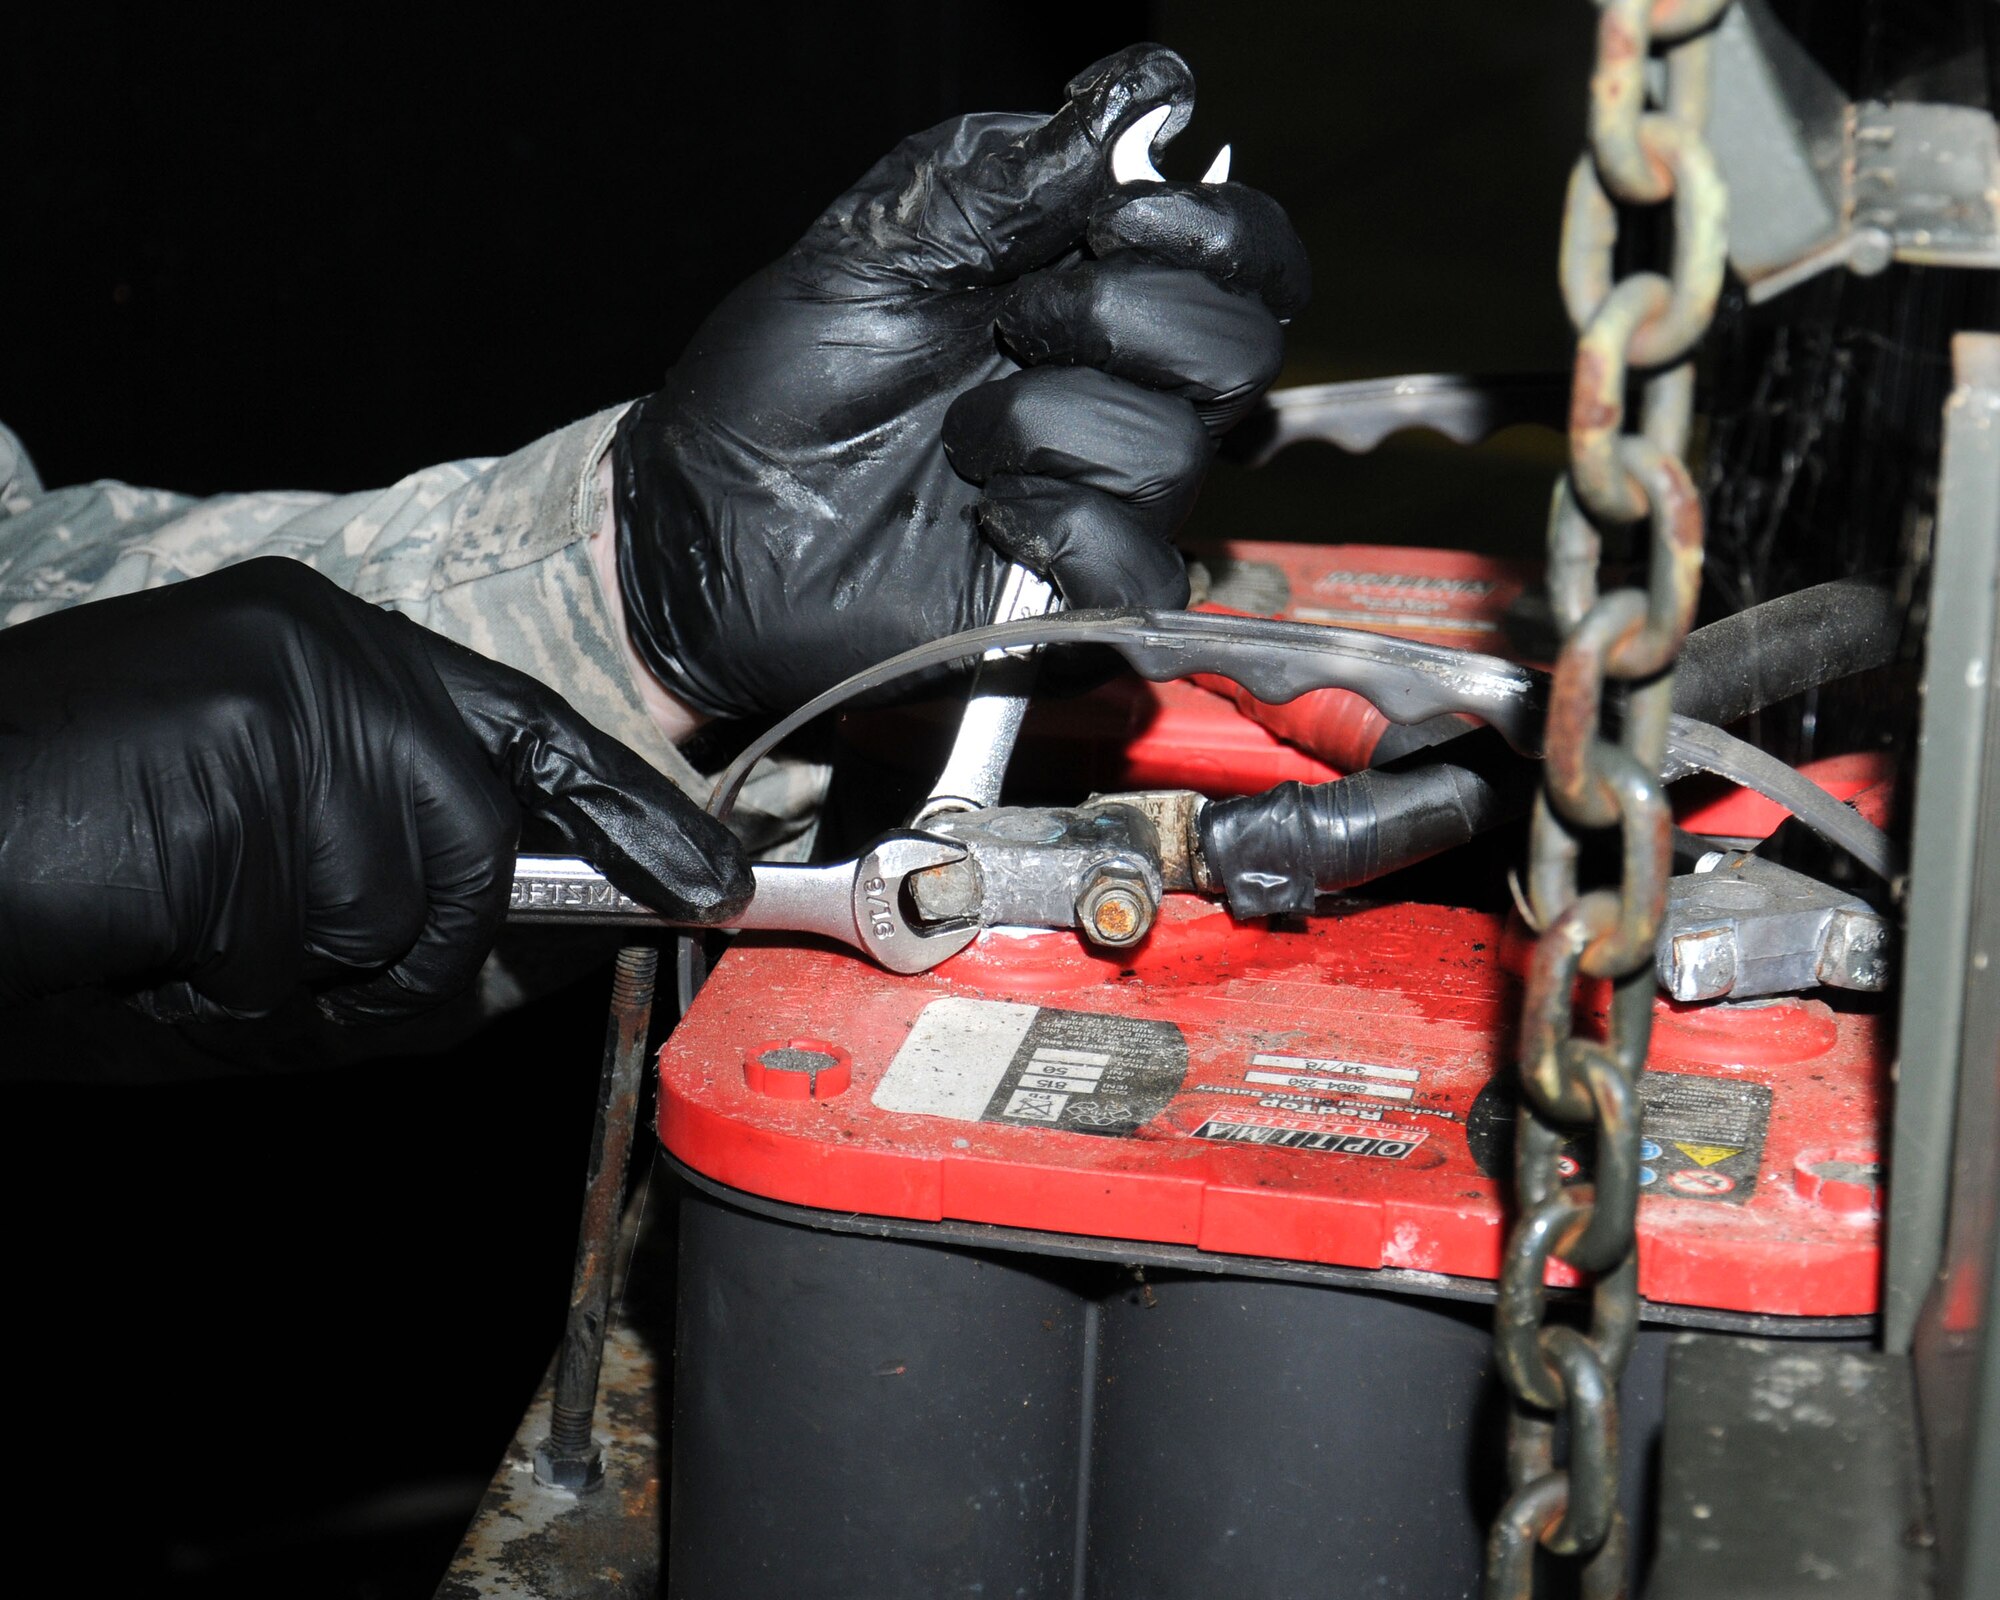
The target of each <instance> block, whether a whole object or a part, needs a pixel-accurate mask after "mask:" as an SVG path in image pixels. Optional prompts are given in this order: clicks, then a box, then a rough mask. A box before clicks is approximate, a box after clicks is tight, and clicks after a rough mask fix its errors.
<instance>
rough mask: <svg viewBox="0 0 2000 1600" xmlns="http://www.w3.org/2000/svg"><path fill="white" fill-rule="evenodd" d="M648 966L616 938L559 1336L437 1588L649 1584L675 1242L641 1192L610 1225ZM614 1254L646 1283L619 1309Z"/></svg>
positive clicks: (627, 1133)
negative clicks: (654, 1225)
mask: <svg viewBox="0 0 2000 1600" xmlns="http://www.w3.org/2000/svg"><path fill="white" fill-rule="evenodd" d="M658 971H659V951H657V950H654V949H649V948H646V947H643V946H637V945H635V946H631V947H629V948H627V949H624V950H621V951H620V952H619V953H618V961H617V965H616V967H615V968H614V970H613V973H612V979H611V1011H610V1016H609V1017H608V1019H607V1020H606V1023H605V1037H604V1068H603V1075H602V1079H601V1083H600V1088H599V1098H598V1107H597V1122H596V1126H595V1127H594V1128H593V1129H592V1131H591V1144H590V1163H589V1168H588V1171H587V1175H586V1178H585V1184H584V1201H583V1217H582V1221H581V1222H580V1223H579V1224H578V1228H577V1249H576V1268H575V1272H574V1275H573V1277H572V1280H571V1288H570V1308H569V1317H568V1320H567V1322H566V1324H565V1326H564V1330H563V1341H562V1345H561V1347H560V1348H559V1349H558V1350H557V1352H556V1357H555V1360H554V1362H553V1363H552V1364H551V1367H550V1371H549V1376H548V1378H547V1379H546V1380H545V1381H544V1382H543V1384H542V1387H541V1390H540V1392H539V1393H538V1394H537V1395H536V1396H535V1400H534V1403H533V1404H532V1405H531V1406H529V1408H528V1412H527V1415H526V1416H525V1417H523V1418H522V1420H521V1426H520V1428H519V1429H518V1430H517V1431H516V1433H515V1435H514V1439H513V1442H512V1443H511V1444H509V1445H508V1447H507V1453H506V1455H505V1456H504V1457H503V1458H502V1459H501V1462H500V1466H499V1469H498V1470H497V1471H496V1472H495V1473H494V1475H493V1481H492V1482H491V1483H490V1484H489V1485H488V1486H487V1490H486V1495H485V1498H484V1499H483V1500H481V1502H480V1506H479V1511H478V1514H477V1515H476V1516H475V1517H474V1518H473V1521H472V1526H471V1527H470V1528H469V1529H468V1530H467V1532H466V1536H465V1541H464V1543H463V1544H462V1545H461V1546H460V1547H459V1552H458V1555H457V1556H456V1558H454V1560H453V1561H452V1564H451V1569H450V1571H449V1572H447V1573H446V1575H445V1579H444V1582H443V1583H442V1584H441V1585H439V1588H438V1591H437V1592H438V1594H439V1596H440V1597H441V1600H465V1597H469V1596H473V1595H492V1596H507V1597H512V1600H560V1597H566V1596H572V1595H611V1596H617V1595H626V1594H630V1595H650V1594H653V1593H654V1592H655V1591H656V1590H657V1589H658V1587H659V1579H660V1572H661V1564H660V1549H661V1535H660V1528H661V1516H660V1481H661V1474H660V1443H659V1427H658V1423H657V1421H656V1420H655V1419H656V1411H657V1407H656V1402H655V1396H656V1395H657V1393H658V1392H659V1391H658V1385H657V1384H656V1382H655V1375H656V1371H657V1368H658V1362H659V1359H661V1358H659V1357H656V1354H655V1352H656V1351H658V1352H666V1351H670V1350H671V1349H672V1338H673V1312H672V1299H671V1294H672V1290H671V1285H672V1272H671V1266H670V1261H671V1255H670V1252H668V1251H666V1250H664V1249H663V1247H662V1246H661V1245H660V1244H659V1242H658V1241H657V1240H656V1238H655V1237H654V1235H653V1233H651V1232H650V1231H648V1230H646V1229H645V1228H644V1226H643V1224H644V1220H645V1211H644V1206H643V1204H642V1205H641V1206H640V1207H639V1208H638V1209H637V1211H636V1212H634V1213H632V1214H630V1216H629V1221H628V1224H627V1225H626V1226H621V1225H620V1219H621V1217H624V1216H627V1213H626V1212H625V1207H624V1199H625V1174H626V1168H627V1166H628V1165H629V1162H630V1158H631V1153H632V1135H633V1129H634V1127H635V1126H636V1124H637V1122H638V1112H639V1090H640V1083H641V1079H642V1077H643V1069H644V1065H645V1054H646V1034H647V1029H648V1027H649V1025H650V1023H651V1020H652V1010H653V987H654V980H655V978H656V976H657V974H658ZM649 1146H650V1141H649ZM662 1254H666V1255H667V1256H668V1260H667V1261H665V1262H663V1261H660V1260H658V1259H657V1258H658V1257H659V1256H661V1255H662ZM621 1260H624V1261H626V1262H628V1263H630V1265H629V1266H628V1268H627V1270H626V1273H625V1281H626V1283H627V1284H628V1285H629V1284H630V1283H631V1282H632V1281H633V1277H634V1274H635V1273H636V1274H638V1276H639V1279H640V1281H641V1282H642V1283H643V1284H644V1285H645V1286H646V1287H647V1289H648V1290H649V1291H650V1293H649V1294H646V1295H641V1296H639V1297H636V1298H633V1299H631V1300H630V1301H629V1304H628V1302H626V1301H624V1300H621V1301H620V1302H619V1307H620V1311H622V1312H629V1315H621V1314H619V1313H618V1312H614V1310H613V1301H612V1291H613V1287H614V1285H613V1278H614V1276H615V1275H616V1273H617V1268H618V1263H619V1262H620V1261H621Z"/></svg>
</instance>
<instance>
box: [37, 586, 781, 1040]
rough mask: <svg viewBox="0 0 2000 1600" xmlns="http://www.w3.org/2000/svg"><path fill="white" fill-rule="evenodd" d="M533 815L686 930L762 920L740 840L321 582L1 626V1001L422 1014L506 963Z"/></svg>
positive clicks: (552, 701)
mask: <svg viewBox="0 0 2000 1600" xmlns="http://www.w3.org/2000/svg"><path fill="white" fill-rule="evenodd" d="M524 811H525V812H528V813H532V814H533V815H534V816H536V817H538V818H541V819H544V820H545V821H547V822H548V823H549V824H551V825H552V826H553V828H554V830H555V831H556V832H557V833H558V834H559V835H560V836H561V838H562V839H563V841H564V843H565V844H566V845H567V846H568V848H570V849H571V850H574V851H575V852H577V853H578V854H581V855H585V856H588V857H590V858H591V860H593V861H594V862H595V863H596V864H597V866H598V867H599V868H600V869H601V870H602V871H603V872H604V873H605V874H606V875H607V876H608V877H610V879H611V880H612V881H613V882H614V883H616V884H617V885H618V886H619V887H620V888H621V889H623V890H624V891H625V892H626V893H627V894H631V895H635V896H637V897H638V898H639V899H641V900H644V901H646V902H648V903H649V904H651V905H652V906H654V907H655V908H656V909H658V910H660V911H662V912H664V913H667V914H668V915H670V916H671V917H673V918H675V919H676V920H686V921H690V922H717V921H722V920H725V919H726V918H727V917H728V915H729V914H730V913H732V912H734V911H736V910H738V909H739V908H740V907H741V906H742V905H743V904H744V902H745V901H747V900H748V899H749V896H750V889H751V883H750V874H749V870H748V868H747V866H746V865H745V863H744V860H743V857H742V854H741V852H740V850H739V848H738V846H737V845H736V842H735V841H734V839H733V838H732V837H731V836H730V834H729V833H728V831H727V830H726V829H724V828H723V827H722V826H721V825H720V824H719V823H717V822H715V821H713V820H712V819H711V818H709V817H708V816H706V815H705V814H704V813H702V812H701V811H699V810H698V809H696V807H695V806H694V805H693V803H692V802H690V801H689V800H688V799H687V798H686V797H685V796H684V795H682V794H681V793H680V791H679V790H677V789H676V788H674V786H673V785H672V784H670V783H669V782H668V781H667V780H666V779H665V778H664V777H662V776H661V775H660V774H659V773H658V772H656V771H655V770H654V769H653V768H652V767H650V766H649V765H647V764H646V763H645V762H644V761H642V760H641V759H640V758H639V757H638V756H636V755H634V754H633V753H632V752H631V751H630V750H628V749H626V748H625V746H623V745H622V744H619V743H618V742H617V741H616V740H614V739H611V738H609V737H608V736H606V735H605V734H602V733H600V732H598V730H597V729H595V728H593V727H591V726H590V725H589V724H588V723H586V722H584V721H583V719H582V718H580V717H579V716H577V714H576V713H575V712H574V711H573V710H571V709H570V707H569V705H568V704H567V703H566V702H565V701H563V700H562V699H561V698H560V697H559V696H558V695H556V694H555V693H553V692H552V691H551V690H549V689H546V688H544V687H543V686H542V685H541V684H539V683H537V682H535V681H534V680H533V679H532V678H529V677H526V676H525V675H523V674H522V673H519V672H516V671H515V670H514V669H513V668H511V667H505V666H501V665H499V664H498V663H495V662H492V661H488V660H485V659H484V658H482V657H480V656H478V655H475V654H474V653H473V652H471V651H469V650H467V649H465V648H463V647H462V646H460V645H457V644H454V643H452V642H451V641H450V640H448V639H443V638H440V637H438V636H437V635H436V634H433V633H430V632H428V631H427V630H425V629H423V628H420V627H418V626H417V625H416V624H415V623H413V622H411V621H409V620H408V619H407V618H405V617H399V616H395V615H393V614H391V613H389V612H386V611H381V610H378V609H377V608H376V607H374V606H371V605H369V604H367V603H365V602H364V601H361V600H357V599H355V598H354V597H353V596H352V595H349V594H347V593H345V592H343V591H342V590H340V589H338V588H336V587H335V586H334V585H333V584H331V583H329V582H328V581H327V580H326V579H324V578H322V577H320V576H318V575H317V574H316V573H314V572H313V571H312V570H311V569H310V568H307V567H304V566H301V565H299V564H298V563H297V562H292V561H282V560H277V559H265V560H259V561H249V562H245V563H244V564H242V565H241V566H236V567H231V568H227V569H225V570H224V571H221V572H218V573H215V574H213V575H211V576H209V577H204V578H193V579H189V580H188V581H186V582H184V583H179V584H175V585H173V586H171V587H168V588H164V589H155V590H149V591H147V592H145V593H142V594H134V595H127V596H124V597H121V598H118V599H114V600H103V601H99V602H97V603H96V604H94V605H88V606H81V607H78V608H77V609H75V610H73V611H65V612H57V613H55V614H53V615H51V616H47V617H42V618H39V619H37V620H35V621H32V622H26V623H22V624H20V625H19V626H17V627H13V628H9V629H6V630H5V631H0V1005H5V1004H11V1003H15V1002H19V1001H22V1000H27V999H33V998H37V997H40V996H43V995H47V994H52V993H56V992H59V991H62V990H66V989H72V988H80V987H83V986H86V985H99V984H102V985H109V986H113V987H121V988H133V989H137V990H138V991H140V992H139V993H138V994H137V995H135V998H136V999H138V1000H139V1002H140V1003H141V1005H142V1007H143V1008H145V1009H148V1010H150V1011H152V1012H153V1013H154V1014H155V1015H158V1016H162V1017H167V1018H190V1017H191V1018H201V1019H216V1018H220V1017H232V1016H233V1017H246V1016H257V1015H261V1014H264V1013H266V1012H269V1011H271V1010H272V1009H274V1008H275V1007H276V1006H278V1005H279V1003H280V1002H282V1001H283V1000H285V999H286V998H287V997H288V996H289V995H291V994H292V993H293V992H294V991H295V989H296V988H297V986H299V985H301V984H303V985H306V986H308V987H310V988H313V989H316V990H318V991H320V1003H321V1008H322V1009H323V1010H325V1011H326V1012H327V1013H328V1014H329V1015H331V1016H334V1017H335V1018H337V1019H340V1020H352V1021H358V1020H366V1019H383V1020H387V1019H391V1018H397V1017H403V1016H407V1015H410V1014H412V1013H414V1012H417V1011H421V1010H423V1009H425V1008H426V1007H428V1006H430V1005H432V1004H434V1003H436V1002H437V1001H440V1000H443V999H446V998H448V997H449V996H451V995H453V994H455V993H457V992H458V991H460V990H462V989H464V988H465V987H466V986H467V985H469V984H470V983H471V982H472V979H473V977H474V975H475V974H476V973H477V972H478V970H479V965H480V962H481V961H482V960H483V959H484V958H485V956H486V953H487V951H488V949H489V948H490V947H491V945H492V943H493V940H494V937H495V935H496V934H497V933H498V931H499V928H500V924H501V922H502V920H503V919H504V918H505V916H506V912H507V897H508V887H509V882H510V879H511V876H512V866H513V850H514V844H515V840H516V837H517V836H518V834H519V832H520V826H521V817H522V813H523V812H524Z"/></svg>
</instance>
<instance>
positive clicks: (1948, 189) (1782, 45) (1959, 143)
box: [1709, 0, 2000, 303]
mask: <svg viewBox="0 0 2000 1600" xmlns="http://www.w3.org/2000/svg"><path fill="white" fill-rule="evenodd" d="M1709 142H1710V143H1711V145H1712V146H1713V147H1714V150H1715V157H1716V162H1717V164H1718V165H1719V166H1720V167H1721V169H1722V175H1723V177H1724V179H1725V180H1726V181H1727V183H1728V185H1729V195H1730V206H1729V260H1730V265H1732V266H1733V267H1735V269H1736V271H1737V274H1738V275H1739V276H1740V277H1741V278H1742V279H1743V281H1744V283H1745V284H1746V285H1748V287H1749V295H1750V299H1751V301H1752V302H1753V303H1756V302H1761V301H1764V300H1769V299H1771V298H1773V297H1774V296H1776V295H1780V294H1782V293H1784V292H1785V290H1787V289H1790V288H1792V287H1794V286H1795V285H1797V284H1800V283H1804V282H1805V281H1806V280H1808V279H1809V278H1814V277H1817V276H1818V275H1819V274H1820V273H1822V272H1826V271H1830V270H1831V269H1833V268H1835V267H1845V268H1846V269H1847V270H1848V271H1849V272H1853V273H1857V274H1860V275H1862V276H1871V275H1873V274H1875V273H1878V272H1880V271H1882V270H1883V269H1884V268H1885V267H1887V266H1888V265H1889V263H1890V262H1892V261H1902V262H1908V263H1910V264H1913V265H1917V266H1948V267H1985V268H1995V267H2000V130H1996V128H1995V125H1994V120H1993V117H1992V116H1991V115H1990V114H1989V113H1988V112H1986V111H1984V110H1981V109H1979V108H1977V107H1974V106H1956V105H1942V104H1935V103H1930V102H1924V101H1899V102H1895V103H1889V102H1884V101H1878V100H1866V101H1860V102H1858V103H1849V101H1848V99H1847V97H1846V95H1844V94H1843V93H1842V92H1841V90H1840V89H1839V87H1838V86H1837V85H1836V84H1835V83H1834V81H1833V79H1832V78H1831V77H1829V76H1828V74H1827V73H1826V71H1825V69H1824V68H1822V67H1821V66H1820V65H1819V63H1818V62H1816V61H1815V60H1813V58H1812V57H1811V56H1810V55H1809V54H1807V52H1806V51H1805V49H1804V48H1803V47H1802V46H1801V45H1800V44H1799V43H1798V41H1797V40H1796V39H1794V38H1793V37H1792V36H1791V35H1790V34H1789V33H1787V32H1786V31H1785V29H1784V28H1783V27H1782V26H1781V25H1780V24H1779V23H1778V21H1777V20H1776V18H1775V17H1774V16H1773V15H1772V13H1771V10H1770V8H1769V6H1768V5H1767V4H1765V3H1764V0H1742V3H1740V4H1738V5H1735V6H1732V7H1731V8H1730V10H1729V12H1728V13H1727V14H1726V15H1725V16H1724V17H1723V20H1722V23H1721V25H1720V27H1719V28H1718V29H1717V32H1716V39H1715V86H1714V110H1713V113H1712V114H1711V118H1710V126H1709Z"/></svg>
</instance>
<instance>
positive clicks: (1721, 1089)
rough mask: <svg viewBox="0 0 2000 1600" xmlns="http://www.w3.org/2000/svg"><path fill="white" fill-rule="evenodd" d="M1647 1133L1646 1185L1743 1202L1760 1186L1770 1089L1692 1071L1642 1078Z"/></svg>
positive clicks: (1644, 1189)
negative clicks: (1758, 1174)
mask: <svg viewBox="0 0 2000 1600" xmlns="http://www.w3.org/2000/svg"><path fill="white" fill-rule="evenodd" d="M1639 1098H1640V1104H1641V1107H1642V1111H1641V1115H1640V1119H1639V1130H1640V1133H1641V1134H1642V1136H1643V1138H1644V1141H1645V1142H1644V1144H1643V1145H1642V1147H1641V1149H1640V1157H1641V1159H1642V1160H1643V1161H1644V1162H1645V1165H1644V1166H1643V1167H1641V1168H1640V1169H1639V1183H1640V1192H1641V1193H1643V1194H1667V1195H1671V1196H1673V1197H1674V1198H1675V1199H1677V1200H1719V1201H1722V1202H1723V1203H1724V1204H1726V1205H1737V1206H1740V1205H1742V1204H1743V1202H1744V1201H1746V1200H1748V1199H1749V1198H1750V1196H1751V1195H1752V1194H1753V1193H1754V1192H1755V1191H1756V1188H1757V1167H1758V1164H1759V1163H1760V1162H1761V1161H1762V1160H1763V1157H1764V1132H1765V1129H1766V1128H1768V1127H1769V1125H1770V1121H1771V1091H1770V1089H1769V1088H1767V1087H1766V1086H1765V1085H1763V1084H1761V1083H1745V1082H1743V1081H1742V1080H1740V1079H1737V1078H1712V1077H1709V1076H1707V1075H1705V1074H1701V1073H1693V1072H1649V1073H1647V1074H1646V1076H1645V1077H1644V1078H1642V1079H1641V1080H1640V1081H1639Z"/></svg>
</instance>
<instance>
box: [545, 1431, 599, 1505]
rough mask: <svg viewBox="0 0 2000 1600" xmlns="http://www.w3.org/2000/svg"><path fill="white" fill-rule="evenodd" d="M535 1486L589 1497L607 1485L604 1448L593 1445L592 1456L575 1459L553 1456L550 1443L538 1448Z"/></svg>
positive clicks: (593, 1443)
mask: <svg viewBox="0 0 2000 1600" xmlns="http://www.w3.org/2000/svg"><path fill="white" fill-rule="evenodd" d="M535 1482H537V1483H538V1484H540V1485H541V1486H542V1487H543V1488H544V1489H564V1490H567V1491H568V1492H569V1493H571V1494H589V1493H590V1491H591V1490H593V1489H596V1488H599V1487H601V1486H602V1484H603V1482H604V1446H603V1445H601V1444H599V1443H598V1442H597V1440H595V1439H593V1440H591V1441H590V1454H589V1455H588V1456H586V1457H584V1458H583V1459H581V1460H579V1459H577V1458H576V1457H574V1456H558V1455H553V1454H551V1453H550V1450H549V1441H548V1440H546V1439H544V1440H543V1441H542V1442H541V1443H540V1444H538V1445H536V1446H535Z"/></svg>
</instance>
